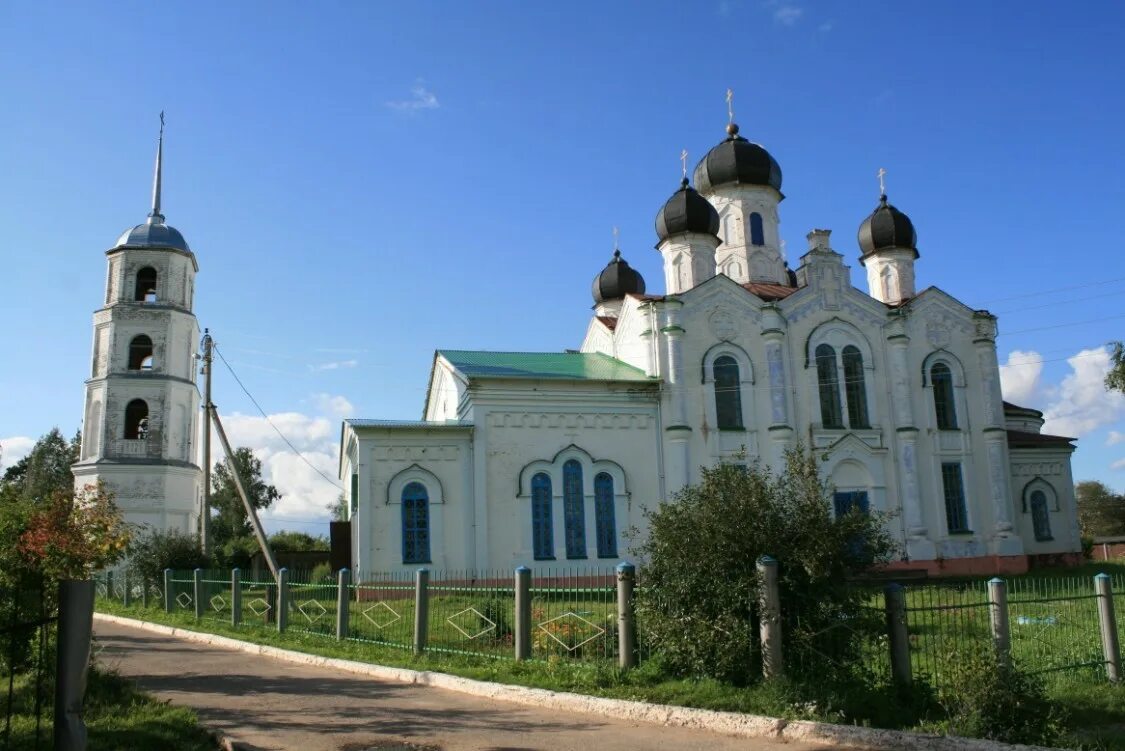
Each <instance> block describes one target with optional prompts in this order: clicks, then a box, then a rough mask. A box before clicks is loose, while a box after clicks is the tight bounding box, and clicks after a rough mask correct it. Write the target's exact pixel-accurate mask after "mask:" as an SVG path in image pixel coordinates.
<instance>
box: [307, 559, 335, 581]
mask: <svg viewBox="0 0 1125 751" xmlns="http://www.w3.org/2000/svg"><path fill="white" fill-rule="evenodd" d="M334 580H335V577H334V576H332V566H331V565H329V564H328V563H318V564H316V565H315V566H313V570H312V572H311V573H309V581H310V582H315V583H319V582H331V581H334Z"/></svg>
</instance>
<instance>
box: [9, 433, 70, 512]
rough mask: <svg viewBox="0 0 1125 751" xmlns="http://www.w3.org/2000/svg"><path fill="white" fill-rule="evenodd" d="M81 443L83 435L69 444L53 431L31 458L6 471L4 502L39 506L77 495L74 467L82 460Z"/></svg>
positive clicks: (60, 434) (36, 443)
mask: <svg viewBox="0 0 1125 751" xmlns="http://www.w3.org/2000/svg"><path fill="white" fill-rule="evenodd" d="M81 441H82V437H81V433H79V434H77V435H75V436H74V438H73V439H71V440H70V441H67V440H66V439H65V438H63V435H62V433H61V432H59V429H58V428H51V430H50V432H48V433H47V434H46V435H44V436H43V437H42V438H40V439H39V440H38V441H36V442H35V445H34V446H33V447H32V449H31V452H30V453H28V455H27V456H25V457H24V458H23V459H20V460H19V461H18V462H16V463H15V464H13V465H12V466H10V467H8V469H7V470H5V472H4V476H3V478H2V479H0V490H2V491H3V494H4V498H6V499H8V500H14V499H16V498H18V499H20V500H24V501H29V502H37V501H45V500H47V499H49V498H52V497H54V496H55V495H56V494H58V493H67V492H71V491H73V489H74V475H73V474H72V473H71V471H70V465H72V464H74V462H76V461H77V460H78V449H79V446H80V444H81Z"/></svg>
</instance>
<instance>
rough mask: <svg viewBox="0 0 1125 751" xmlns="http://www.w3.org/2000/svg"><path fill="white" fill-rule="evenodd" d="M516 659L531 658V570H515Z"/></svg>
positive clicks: (523, 568)
mask: <svg viewBox="0 0 1125 751" xmlns="http://www.w3.org/2000/svg"><path fill="white" fill-rule="evenodd" d="M515 611H516V633H515V637H516V638H515V641H516V659H517V660H527V659H529V658H530V657H531V569H529V568H528V567H527V566H520V567H519V568H517V569H516V605H515Z"/></svg>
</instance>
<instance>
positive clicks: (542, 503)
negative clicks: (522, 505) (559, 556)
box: [531, 472, 555, 561]
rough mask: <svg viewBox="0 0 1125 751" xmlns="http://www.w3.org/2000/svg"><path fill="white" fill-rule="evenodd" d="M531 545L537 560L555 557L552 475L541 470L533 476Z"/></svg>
mask: <svg viewBox="0 0 1125 751" xmlns="http://www.w3.org/2000/svg"><path fill="white" fill-rule="evenodd" d="M531 545H532V548H533V549H534V554H535V560H537V561H544V560H549V559H552V558H554V557H555V532H554V528H553V523H552V521H551V476H550V475H548V474H547V473H546V472H539V473H538V474H536V475H535V476H534V477H532V478H531Z"/></svg>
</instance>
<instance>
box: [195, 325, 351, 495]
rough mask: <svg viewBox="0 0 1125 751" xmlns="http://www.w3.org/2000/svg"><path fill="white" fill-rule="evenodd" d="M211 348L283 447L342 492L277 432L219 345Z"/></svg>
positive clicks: (279, 431) (340, 488)
mask: <svg viewBox="0 0 1125 751" xmlns="http://www.w3.org/2000/svg"><path fill="white" fill-rule="evenodd" d="M213 348H214V351H215V354H217V355H218V356H219V359H220V360H222V361H223V365H226V366H227V370H229V371H230V374H231V375H232V376H234V380H235V382H236V383H237V384H238V387H239V388H241V389H242V393H244V394H246V396H247V398H248V399H250V401H251V402H253V403H254V406H255V407H257V408H258V412H260V413H261V414H262V417H264V418H265V420H266V422H268V423H269V425H270V427H271V428H273V430H274V432H275V433H277V434H278V435H279V436H281V440H283V441H285V445H286V446H288V447H289V448H290V450H292V451H293V453H294V454H296V455H297V456H298V457H300V459H301V461H303V462H304V463H305V464H307V465H309V467H311V468H312V470H313V472H316V473H317V474H318V475H320V476H321V477H323V478H324V481H325V482H327V483H330V484H331V485H332V487H334V488H336V489H337V490H341V491H342V490H343V489H344V488H343V487H341V486H340V484H339V483H337V482H336V481H335V480H333V479H332V478H330V477H329V476H328V475H326V474H324V473H323V472H321V471H320V469H319V468H318V467H317V466H316V465H315V464H313V463H312V462H310V461H309V460H308V459H307V458H306V457H305V455H304V454H302V453H301V452H300V451H298V450H297V447H296V446H294V445H293V443H292V442H291V441H290V440H289V439H288V438H286V437H285V434H284V433H282V432H281V430H279V429H278V427H277V426H276V425H274V424H273V420H271V419H270V416H269V415H267V414H266V411H265V410H264V409H262V405H261V404H258V400H257V399H255V398H254V396H253V394H251V393H250V391H249V390H248V389H247V388H246V385H245V384H243V383H242V379H240V378H239V377H238V374H237V373H235V372H234V368H232V367H231V366H230V363H229V362H227V358H225V357H223V353H222V352H221V351H220V350H219V345H217V344H215V345H213Z"/></svg>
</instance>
